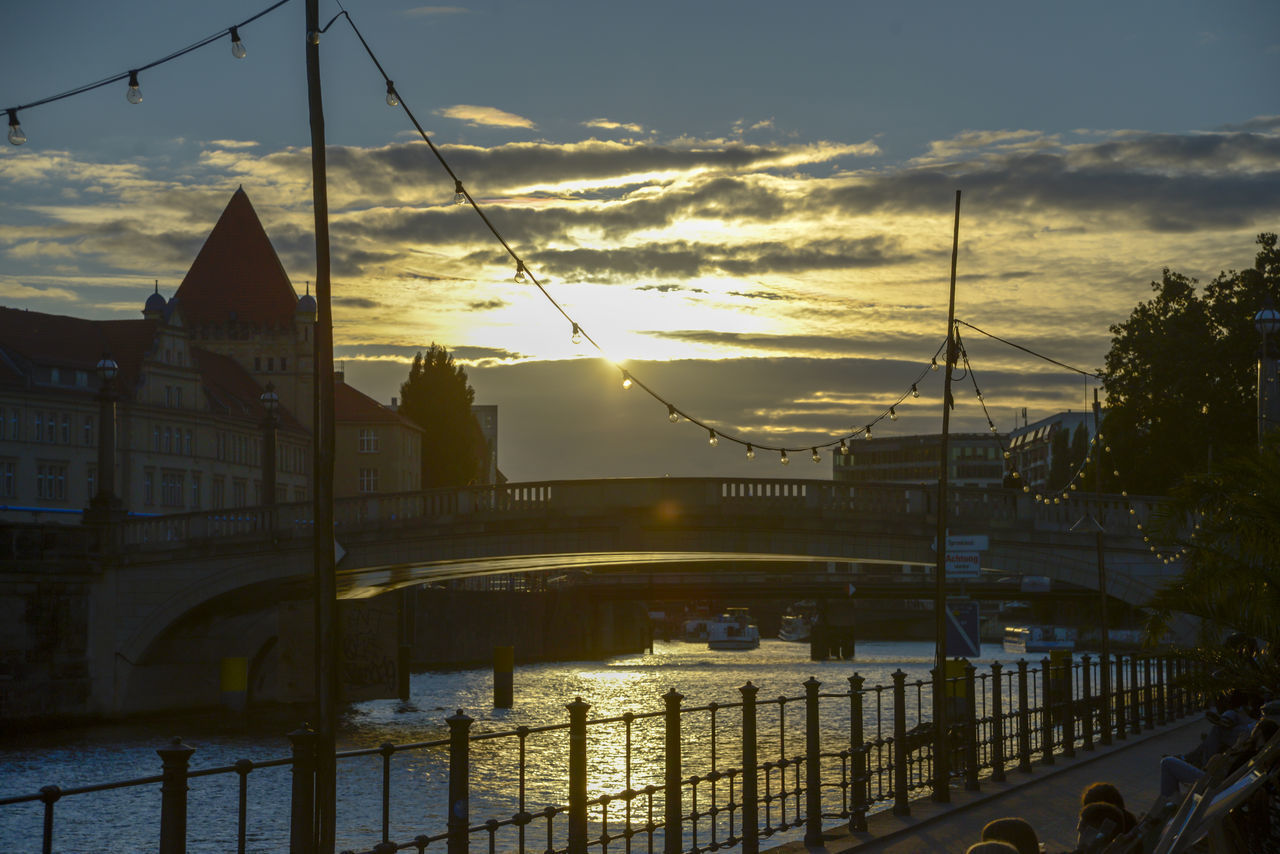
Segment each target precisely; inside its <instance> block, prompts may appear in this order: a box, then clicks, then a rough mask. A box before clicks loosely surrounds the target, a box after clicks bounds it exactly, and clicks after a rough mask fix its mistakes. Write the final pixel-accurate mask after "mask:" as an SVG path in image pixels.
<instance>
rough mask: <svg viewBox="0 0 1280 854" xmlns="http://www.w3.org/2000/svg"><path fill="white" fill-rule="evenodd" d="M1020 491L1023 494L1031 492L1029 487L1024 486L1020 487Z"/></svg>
mask: <svg viewBox="0 0 1280 854" xmlns="http://www.w3.org/2000/svg"><path fill="white" fill-rule="evenodd" d="M1022 491H1023V492H1030V491H1031V487H1029V486H1024V487H1022Z"/></svg>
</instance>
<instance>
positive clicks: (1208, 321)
mask: <svg viewBox="0 0 1280 854" xmlns="http://www.w3.org/2000/svg"><path fill="white" fill-rule="evenodd" d="M1257 243H1258V245H1259V247H1260V248H1259V250H1258V253H1257V258H1256V260H1255V263H1254V266H1253V268H1251V269H1246V270H1242V271H1239V272H1237V271H1235V270H1231V271H1227V272H1223V273H1219V274H1218V276H1217V277H1216V278H1215V279H1214V280H1213V281H1212V282H1210V283H1209V284H1208V285H1207V286H1205V287H1204V289H1203V293H1197V291H1196V285H1197V282H1196V280H1195V279H1191V278H1188V277H1186V276H1183V275H1181V274H1179V273H1175V272H1172V271H1170V270H1169V269H1167V268H1166V269H1165V270H1164V275H1163V277H1162V278H1161V280H1160V281H1159V282H1152V283H1151V287H1152V290H1153V291H1155V296H1154V297H1153V298H1152V299H1150V300H1148V301H1146V302H1143V303H1140V304H1139V305H1138V306H1136V307H1135V308H1134V309H1133V312H1132V313H1131V314H1130V315H1129V319H1128V320H1126V321H1125V322H1124V323H1121V324H1117V325H1115V326H1112V327H1111V332H1112V335H1113V337H1112V340H1111V350H1110V351H1109V352H1108V353H1107V358H1106V368H1105V378H1104V380H1103V384H1104V386H1105V388H1106V395H1107V408H1108V413H1107V419H1106V423H1105V424H1104V425H1103V433H1104V434H1105V435H1106V437H1107V443H1108V444H1109V445H1110V446H1111V447H1112V452H1113V454H1114V456H1115V459H1117V460H1118V461H1119V466H1118V467H1119V469H1120V471H1121V476H1122V478H1123V480H1122V482H1121V483H1119V484H1116V483H1110V482H1108V479H1104V483H1103V486H1104V488H1110V489H1127V490H1129V491H1131V492H1140V493H1148V494H1164V493H1166V492H1168V491H1169V490H1170V489H1171V488H1172V487H1173V486H1174V485H1175V484H1176V483H1177V482H1178V481H1179V480H1180V479H1181V478H1182V477H1183V476H1185V475H1187V474H1189V473H1193V472H1204V471H1207V470H1209V469H1210V468H1211V460H1212V458H1213V457H1215V456H1216V457H1218V458H1224V457H1227V456H1230V455H1232V454H1235V453H1239V452H1240V451H1242V450H1243V449H1245V448H1248V447H1250V446H1251V445H1252V443H1253V442H1254V441H1255V439H1256V432H1255V421H1254V413H1255V408H1254V407H1255V401H1254V365H1255V358H1256V353H1257V347H1258V335H1257V332H1256V331H1255V330H1254V328H1253V315H1254V312H1256V311H1257V309H1258V308H1259V307H1260V306H1261V305H1262V303H1263V299H1264V297H1265V296H1266V295H1268V294H1269V295H1270V296H1271V297H1272V298H1273V299H1276V298H1280V251H1277V248H1276V235H1274V234H1261V235H1259V236H1258V239H1257Z"/></svg>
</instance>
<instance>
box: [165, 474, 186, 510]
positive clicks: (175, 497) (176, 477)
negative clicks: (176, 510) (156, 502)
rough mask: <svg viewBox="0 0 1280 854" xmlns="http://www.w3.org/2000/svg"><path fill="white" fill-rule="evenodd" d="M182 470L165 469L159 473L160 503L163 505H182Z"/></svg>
mask: <svg viewBox="0 0 1280 854" xmlns="http://www.w3.org/2000/svg"><path fill="white" fill-rule="evenodd" d="M183 480H184V477H183V474H182V472H176V471H166V472H161V473H160V504H161V506H163V507H181V506H182V481H183Z"/></svg>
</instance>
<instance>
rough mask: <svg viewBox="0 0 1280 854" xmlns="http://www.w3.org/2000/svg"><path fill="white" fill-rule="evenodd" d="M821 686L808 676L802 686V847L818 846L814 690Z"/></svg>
mask: <svg viewBox="0 0 1280 854" xmlns="http://www.w3.org/2000/svg"><path fill="white" fill-rule="evenodd" d="M821 687H822V683H821V682H819V681H818V680H817V679H815V678H814V677H812V676H810V677H809V679H808V680H807V681H806V682H805V683H804V752H805V757H804V787H805V821H804V844H805V845H807V846H811V847H817V846H820V845H822V740H821V738H820V736H821V732H820V731H819V727H820V726H821V724H820V723H819V721H820V714H819V709H818V703H819V699H818V689H819V688H821Z"/></svg>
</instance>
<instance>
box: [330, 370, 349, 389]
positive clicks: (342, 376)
mask: <svg viewBox="0 0 1280 854" xmlns="http://www.w3.org/2000/svg"><path fill="white" fill-rule="evenodd" d="M333 381H334V382H338V383H342V384H343V385H346V383H347V371H346V368H345V367H341V368H334V369H333Z"/></svg>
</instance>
